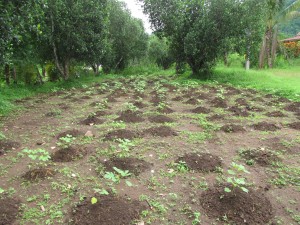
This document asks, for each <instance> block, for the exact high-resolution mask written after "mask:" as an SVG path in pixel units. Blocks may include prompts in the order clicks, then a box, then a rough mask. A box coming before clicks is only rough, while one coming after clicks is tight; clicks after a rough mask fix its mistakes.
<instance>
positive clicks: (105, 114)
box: [95, 111, 109, 116]
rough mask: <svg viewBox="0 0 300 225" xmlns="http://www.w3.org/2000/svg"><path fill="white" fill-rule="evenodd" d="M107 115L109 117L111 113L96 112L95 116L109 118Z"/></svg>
mask: <svg viewBox="0 0 300 225" xmlns="http://www.w3.org/2000/svg"><path fill="white" fill-rule="evenodd" d="M107 115H109V113H108V112H106V111H97V112H95V116H107Z"/></svg>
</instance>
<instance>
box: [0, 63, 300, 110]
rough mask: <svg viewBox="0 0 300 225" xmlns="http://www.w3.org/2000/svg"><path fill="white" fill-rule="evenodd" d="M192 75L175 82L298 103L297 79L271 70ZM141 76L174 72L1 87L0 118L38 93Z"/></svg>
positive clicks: (140, 71)
mask: <svg viewBox="0 0 300 225" xmlns="http://www.w3.org/2000/svg"><path fill="white" fill-rule="evenodd" d="M190 74H191V72H190V71H186V72H185V73H184V74H182V75H180V76H176V81H177V82H179V83H185V82H189V81H194V82H198V83H212V84H230V85H233V86H236V87H243V88H253V89H256V90H260V91H263V92H265V93H272V94H275V95H278V96H283V97H286V98H289V99H291V100H294V101H300V78H299V77H284V76H275V75H274V74H273V73H272V70H262V71H258V70H250V71H245V70H244V69H243V68H227V67H223V66H218V67H217V68H216V69H215V70H214V72H213V75H212V77H211V79H210V80H206V81H203V80H197V79H195V78H191V76H190ZM130 75H141V76H145V75H146V76H148V75H149V76H150V75H151V76H158V75H164V76H174V75H175V72H174V69H169V70H160V69H159V68H157V67H155V66H148V67H145V66H144V67H141V66H138V67H129V68H128V69H126V70H125V71H123V72H122V74H114V75H112V74H108V75H101V76H98V77H95V76H93V75H85V76H82V77H81V78H77V79H72V80H70V81H59V82H46V83H45V84H44V85H42V86H24V85H11V86H5V85H3V86H1V89H0V116H6V115H8V114H9V113H11V112H12V111H13V110H17V109H19V107H17V106H16V105H15V104H14V101H15V100H17V99H23V98H26V97H32V96H35V95H38V94H43V93H51V92H53V91H56V90H62V89H64V90H68V89H71V88H79V87H83V86H84V85H89V84H92V83H94V82H99V81H102V80H104V79H113V78H116V77H120V76H124V77H126V76H130Z"/></svg>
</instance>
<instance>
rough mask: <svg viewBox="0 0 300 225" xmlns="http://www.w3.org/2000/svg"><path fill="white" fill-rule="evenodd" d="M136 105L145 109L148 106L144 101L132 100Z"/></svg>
mask: <svg viewBox="0 0 300 225" xmlns="http://www.w3.org/2000/svg"><path fill="white" fill-rule="evenodd" d="M131 103H132V104H133V105H134V106H135V107H138V108H139V109H143V108H145V107H147V105H146V104H144V103H143V102H141V101H133V102H131Z"/></svg>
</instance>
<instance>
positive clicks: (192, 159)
mask: <svg viewBox="0 0 300 225" xmlns="http://www.w3.org/2000/svg"><path fill="white" fill-rule="evenodd" d="M179 162H185V163H186V165H187V166H188V168H189V169H191V170H195V171H201V172H212V171H215V170H216V168H217V167H221V166H222V160H221V159H220V157H218V156H215V155H211V154H208V153H188V154H186V155H184V156H182V157H179V158H178V159H177V160H176V163H179Z"/></svg>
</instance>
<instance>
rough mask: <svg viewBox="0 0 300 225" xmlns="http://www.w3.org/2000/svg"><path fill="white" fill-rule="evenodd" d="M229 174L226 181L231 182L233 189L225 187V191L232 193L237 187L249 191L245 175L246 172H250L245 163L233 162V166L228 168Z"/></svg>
mask: <svg viewBox="0 0 300 225" xmlns="http://www.w3.org/2000/svg"><path fill="white" fill-rule="evenodd" d="M227 173H228V174H229V176H228V177H227V178H226V182H227V183H229V184H231V187H232V189H230V188H229V187H225V188H224V191H225V192H227V193H230V192H232V191H234V190H235V189H236V188H239V189H241V190H242V191H244V192H246V193H248V192H249V190H248V189H247V188H246V187H245V186H246V185H247V182H246V178H244V177H243V175H244V174H245V173H249V171H248V170H246V168H245V167H244V166H243V165H240V164H237V163H234V162H233V163H231V168H230V169H229V170H227Z"/></svg>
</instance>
